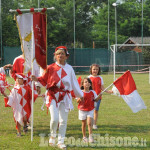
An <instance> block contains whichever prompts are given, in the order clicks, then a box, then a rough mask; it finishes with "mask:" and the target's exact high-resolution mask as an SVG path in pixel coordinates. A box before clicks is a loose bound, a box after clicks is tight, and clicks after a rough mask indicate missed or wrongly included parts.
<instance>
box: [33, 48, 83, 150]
mask: <svg viewBox="0 0 150 150" xmlns="http://www.w3.org/2000/svg"><path fill="white" fill-rule="evenodd" d="M68 56H69V53H68V50H67V48H66V47H65V46H59V47H57V48H56V49H55V53H54V59H55V60H56V62H55V63H53V64H51V65H49V66H48V67H47V70H45V72H44V73H43V75H42V76H41V77H38V78H36V77H35V76H32V80H34V81H39V82H40V83H41V84H42V85H43V86H45V87H46V89H47V95H46V106H47V108H49V110H50V115H51V121H50V132H51V136H50V139H49V144H50V145H51V146H54V145H55V138H56V130H57V127H58V122H59V133H58V144H57V145H58V147H59V148H61V149H66V145H65V144H64V138H65V134H66V128H67V119H68V112H69V111H70V110H72V109H73V104H72V96H71V91H72V90H73V91H74V94H75V95H76V96H77V97H81V99H82V97H83V93H82V91H81V90H80V87H79V84H78V81H77V79H76V76H75V73H74V70H73V68H72V67H71V66H70V65H69V64H67V63H66V60H67V58H68Z"/></svg>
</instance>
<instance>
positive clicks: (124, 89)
mask: <svg viewBox="0 0 150 150" xmlns="http://www.w3.org/2000/svg"><path fill="white" fill-rule="evenodd" d="M113 84H114V85H115V87H116V88H117V89H118V91H119V93H120V95H121V97H122V98H123V99H124V101H125V102H126V103H127V105H128V106H129V107H130V108H131V110H132V111H133V112H134V113H136V112H138V111H140V110H141V109H146V106H145V104H144V101H143V100H142V98H141V96H140V95H139V93H138V92H137V89H136V85H135V82H134V79H133V77H132V75H131V73H130V71H126V72H125V73H124V74H123V75H122V76H121V77H120V78H118V79H117V80H116V81H114V83H113Z"/></svg>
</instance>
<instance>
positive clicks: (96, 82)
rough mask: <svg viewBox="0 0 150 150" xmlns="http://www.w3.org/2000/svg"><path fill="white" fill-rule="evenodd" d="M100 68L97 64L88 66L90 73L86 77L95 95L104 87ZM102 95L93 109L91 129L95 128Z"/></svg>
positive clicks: (107, 91)
mask: <svg viewBox="0 0 150 150" xmlns="http://www.w3.org/2000/svg"><path fill="white" fill-rule="evenodd" d="M100 73H101V68H100V66H99V65H98V64H92V65H91V66H90V75H89V76H88V78H90V79H91V81H92V88H93V90H94V91H95V92H96V94H97V95H99V94H100V93H101V91H103V90H104V89H105V87H104V81H103V78H102V77H101V76H100ZM105 92H106V93H113V92H112V90H106V91H105ZM101 99H102V96H101V97H100V99H99V101H98V102H97V104H96V107H95V110H94V123H93V129H97V119H98V111H99V107H100V103H101Z"/></svg>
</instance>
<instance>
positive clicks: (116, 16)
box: [115, 5, 117, 52]
mask: <svg viewBox="0 0 150 150" xmlns="http://www.w3.org/2000/svg"><path fill="white" fill-rule="evenodd" d="M115 44H116V52H117V5H116V6H115Z"/></svg>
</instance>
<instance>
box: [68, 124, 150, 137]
mask: <svg viewBox="0 0 150 150" xmlns="http://www.w3.org/2000/svg"><path fill="white" fill-rule="evenodd" d="M87 128H88V127H87ZM69 130H71V131H69ZM149 130H150V126H148V125H147V126H138V125H99V126H98V129H97V130H93V133H99V134H106V133H107V134H112V135H113V136H117V135H127V134H128V133H129V134H130V135H134V134H136V133H138V134H141V135H142V134H144V133H148V132H149ZM67 131H68V132H69V134H68V135H69V136H72V135H77V134H79V133H81V134H82V130H81V125H68V127H67ZM87 133H88V131H87Z"/></svg>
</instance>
